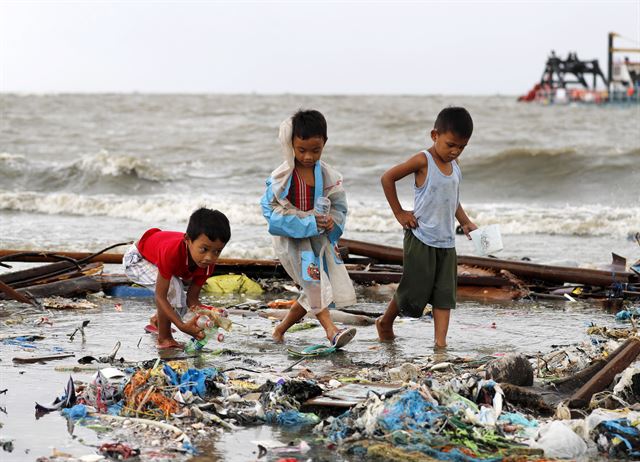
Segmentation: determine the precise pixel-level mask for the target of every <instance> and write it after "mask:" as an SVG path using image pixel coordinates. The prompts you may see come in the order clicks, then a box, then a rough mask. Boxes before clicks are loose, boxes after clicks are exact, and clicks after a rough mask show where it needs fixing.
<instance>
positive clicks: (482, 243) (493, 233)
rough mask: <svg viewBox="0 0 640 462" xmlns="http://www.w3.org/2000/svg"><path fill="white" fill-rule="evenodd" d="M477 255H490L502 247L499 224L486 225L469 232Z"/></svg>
mask: <svg viewBox="0 0 640 462" xmlns="http://www.w3.org/2000/svg"><path fill="white" fill-rule="evenodd" d="M469 235H470V236H471V242H473V246H474V247H475V249H476V254H478V255H482V256H484V255H490V254H492V253H495V252H500V251H501V250H502V249H503V246H502V236H501V235H500V225H488V226H483V227H481V228H478V229H474V230H473V231H471V232H470V233H469Z"/></svg>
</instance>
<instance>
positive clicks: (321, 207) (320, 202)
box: [313, 196, 331, 233]
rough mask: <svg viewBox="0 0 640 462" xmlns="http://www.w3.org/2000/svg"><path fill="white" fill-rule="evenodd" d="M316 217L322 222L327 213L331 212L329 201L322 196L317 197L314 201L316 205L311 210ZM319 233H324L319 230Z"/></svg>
mask: <svg viewBox="0 0 640 462" xmlns="http://www.w3.org/2000/svg"><path fill="white" fill-rule="evenodd" d="M313 211H314V213H315V215H316V217H319V218H320V219H321V220H322V221H324V220H326V218H327V216H328V215H329V212H330V211H331V199H329V198H328V197H324V196H319V197H318V198H317V199H316V203H315V206H314V209H313ZM320 232H321V233H324V229H320Z"/></svg>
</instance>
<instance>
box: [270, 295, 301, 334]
mask: <svg viewBox="0 0 640 462" xmlns="http://www.w3.org/2000/svg"><path fill="white" fill-rule="evenodd" d="M305 314H307V310H305V309H304V308H303V307H302V305H300V303H298V302H295V303H294V304H293V306H292V307H291V308H290V309H289V312H288V313H287V315H286V316H285V317H284V319H283V320H282V321H280V324H278V325H277V326H276V328H275V329H274V330H273V334H272V336H273V340H275V341H276V342H278V343H280V342H283V341H284V333H285V332H286V331H288V330H289V328H290V327H291V326H293V325H294V324H295V323H297V322H298V321H300V320H301V319H302V318H303V317H304V315H305Z"/></svg>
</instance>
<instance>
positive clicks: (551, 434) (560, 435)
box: [531, 420, 587, 459]
mask: <svg viewBox="0 0 640 462" xmlns="http://www.w3.org/2000/svg"><path fill="white" fill-rule="evenodd" d="M531 447H532V448H537V449H542V450H544V455H545V457H557V458H560V459H577V458H579V457H581V456H583V455H584V454H586V452H587V443H585V441H584V440H583V439H582V438H580V437H579V436H578V435H577V434H576V433H575V432H574V431H573V430H571V428H570V427H569V426H568V425H567V423H566V422H565V421H560V420H554V421H553V422H550V423H548V424H546V425H543V426H542V427H540V430H539V432H538V436H537V437H536V438H535V440H534V441H532V442H531Z"/></svg>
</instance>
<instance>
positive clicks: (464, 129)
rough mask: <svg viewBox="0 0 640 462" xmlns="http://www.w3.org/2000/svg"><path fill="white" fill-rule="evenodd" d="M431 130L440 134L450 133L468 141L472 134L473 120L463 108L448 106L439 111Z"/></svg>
mask: <svg viewBox="0 0 640 462" xmlns="http://www.w3.org/2000/svg"><path fill="white" fill-rule="evenodd" d="M433 128H434V129H435V130H438V132H440V133H446V132H452V133H455V134H456V135H458V136H459V137H461V138H467V139H469V138H471V134H472V133H473V120H472V119H471V114H469V111H467V110H466V109H465V108H463V107H454V106H450V107H446V108H444V109H443V110H442V111H440V114H438V117H437V118H436V123H435V124H434V125H433Z"/></svg>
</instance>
